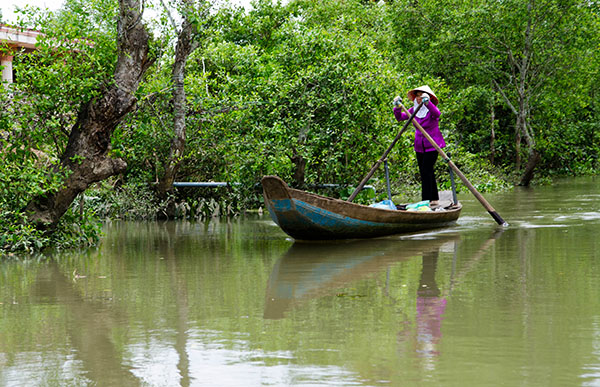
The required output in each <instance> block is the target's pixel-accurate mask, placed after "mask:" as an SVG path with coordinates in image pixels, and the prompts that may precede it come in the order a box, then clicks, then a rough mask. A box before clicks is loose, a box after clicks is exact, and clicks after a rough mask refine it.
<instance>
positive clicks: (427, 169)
mask: <svg viewBox="0 0 600 387" xmlns="http://www.w3.org/2000/svg"><path fill="white" fill-rule="evenodd" d="M408 99H409V100H411V101H414V106H413V107H411V108H410V109H408V112H409V114H410V115H412V113H413V111H414V110H415V109H416V108H417V106H418V105H419V104H420V103H421V102H425V103H424V104H423V106H421V109H419V111H418V112H417V115H416V116H415V118H414V120H415V121H417V122H418V123H419V124H420V125H421V126H422V127H423V129H425V131H426V132H427V133H428V134H429V135H430V136H431V138H433V140H434V141H435V142H436V143H437V144H438V145H439V146H440V148H444V147H445V146H446V142H445V141H444V137H443V136H442V133H441V132H440V127H439V121H440V114H441V113H440V111H439V109H438V108H437V104H438V99H437V97H436V96H435V94H434V93H433V91H432V90H431V88H430V87H429V86H421V87H417V88H416V89H412V90H411V91H409V92H408ZM401 102H402V99H401V98H400V97H396V98H394V116H396V119H397V120H398V121H404V120H408V119H409V118H410V115H409V114H406V113H404V112H402V108H401V107H400V103H401ZM414 147H415V152H416V156H417V163H418V164H419V172H420V174H421V200H429V201H430V202H431V204H432V205H436V204H437V203H438V200H439V195H438V189H437V182H436V180H435V172H434V166H435V162H436V161H437V157H438V153H437V151H436V150H435V148H434V147H433V145H431V144H430V143H429V141H427V139H426V138H425V137H424V136H423V134H422V133H421V132H420V131H419V130H416V131H415V146H414Z"/></svg>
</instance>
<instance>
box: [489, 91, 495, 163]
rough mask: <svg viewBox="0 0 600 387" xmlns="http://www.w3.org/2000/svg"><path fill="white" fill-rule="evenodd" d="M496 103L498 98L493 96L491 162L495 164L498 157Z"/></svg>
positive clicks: (491, 109) (491, 107)
mask: <svg viewBox="0 0 600 387" xmlns="http://www.w3.org/2000/svg"><path fill="white" fill-rule="evenodd" d="M495 103H496V99H495V98H494V97H492V100H491V103H490V132H491V133H490V162H491V163H492V165H494V162H495V159H496V131H495V126H496V112H495V109H494V105H495Z"/></svg>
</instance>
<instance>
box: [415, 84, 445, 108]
mask: <svg viewBox="0 0 600 387" xmlns="http://www.w3.org/2000/svg"><path fill="white" fill-rule="evenodd" d="M417 91H422V92H424V93H427V94H429V96H430V97H431V102H433V104H434V105H437V104H438V98H437V97H436V95H435V94H434V93H433V91H432V90H431V87H429V86H427V85H425V86H421V87H417V88H415V89H412V90H411V91H409V92H408V99H410V100H411V101H414V99H415V94H416V92H417Z"/></svg>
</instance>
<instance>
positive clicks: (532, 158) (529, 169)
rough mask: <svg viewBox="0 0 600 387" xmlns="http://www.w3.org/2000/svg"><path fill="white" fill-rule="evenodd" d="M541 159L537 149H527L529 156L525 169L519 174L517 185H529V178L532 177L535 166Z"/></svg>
mask: <svg viewBox="0 0 600 387" xmlns="http://www.w3.org/2000/svg"><path fill="white" fill-rule="evenodd" d="M541 159H542V156H541V155H540V153H539V152H538V151H536V150H535V149H530V150H529V158H528V160H527V165H525V171H524V172H523V175H522V176H521V181H520V182H519V185H521V186H526V187H527V186H529V183H531V180H532V179H533V174H534V171H535V167H536V166H537V165H538V163H539V162H540V160H541Z"/></svg>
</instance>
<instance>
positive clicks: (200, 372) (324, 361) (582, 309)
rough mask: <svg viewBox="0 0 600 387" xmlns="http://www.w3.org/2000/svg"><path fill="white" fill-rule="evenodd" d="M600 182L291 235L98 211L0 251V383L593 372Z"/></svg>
mask: <svg viewBox="0 0 600 387" xmlns="http://www.w3.org/2000/svg"><path fill="white" fill-rule="evenodd" d="M596 192H600V183H598V182H596V180H595V179H577V180H570V181H564V182H561V183H558V184H555V185H553V186H548V187H537V188H535V189H515V190H514V191H513V192H509V193H504V194H499V195H486V198H487V199H488V200H489V201H490V203H491V204H492V205H493V206H494V207H495V209H496V210H497V211H498V213H500V214H501V215H502V217H503V218H504V219H506V220H507V221H508V222H509V223H510V226H509V227H507V228H502V227H499V226H497V225H496V224H495V223H494V221H493V219H492V218H491V217H490V216H489V215H488V214H487V213H486V212H485V210H483V208H482V207H481V206H480V204H479V203H478V202H477V201H476V200H474V199H473V198H472V197H469V196H467V195H465V194H463V195H461V196H459V197H460V198H461V200H462V201H463V203H464V205H465V206H464V210H463V216H462V217H461V218H460V220H459V222H458V223H457V225H456V226H454V227H450V228H446V229H442V230H435V231H431V232H423V233H418V234H413V235H403V236H392V237H386V238H380V239H377V240H371V241H349V242H338V243H333V244H332V243H321V244H317V245H314V244H313V245H310V244H309V245H306V244H302V245H299V244H294V243H293V242H292V241H291V240H290V239H289V238H288V237H287V236H286V235H285V234H283V233H282V232H281V231H280V230H279V229H278V228H277V227H276V226H275V225H274V224H273V223H272V222H271V221H270V220H269V218H268V216H263V217H245V218H241V219H234V220H231V221H223V220H221V221H219V220H215V221H212V222H209V223H207V224H192V223H184V222H173V223H112V224H107V227H106V236H105V237H104V239H103V243H102V245H101V246H100V247H99V248H98V249H97V250H93V251H88V252H80V253H70V252H66V253H57V254H55V255H53V256H52V257H51V258H50V259H48V260H46V261H27V262H15V261H6V262H2V263H0V275H1V277H0V280H1V282H0V312H1V315H0V316H1V318H0V385H9V386H13V385H14V386H17V385H94V384H97V385H119V386H127V385H140V384H141V385H151V386H171V385H172V386H177V385H184V386H185V385H199V386H242V385H243V386H260V385H273V386H288V385H295V386H300V385H303V386H309V385H310V386H315V385H329V386H332V385H338V386H349V385H385V386H389V385H393V386H399V385H436V386H437V385H444V386H448V385H498V384H504V385H540V386H546V385H586V386H598V385H600V297H598V295H599V294H600V253H598V251H600V242H598V238H597V235H598V234H599V233H600V222H599V220H600V201H599V200H598V199H600V194H597V193H596Z"/></svg>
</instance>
